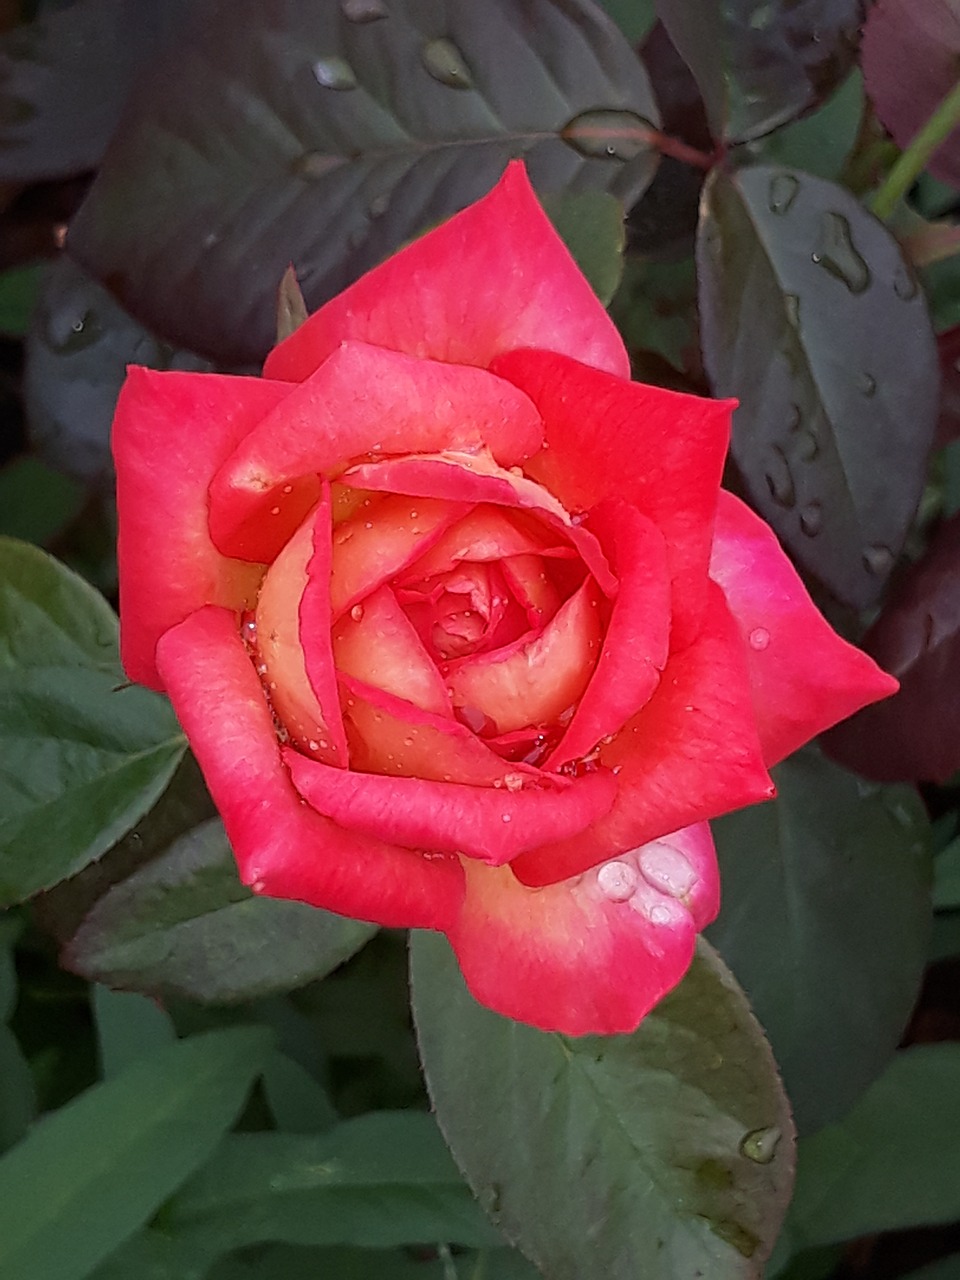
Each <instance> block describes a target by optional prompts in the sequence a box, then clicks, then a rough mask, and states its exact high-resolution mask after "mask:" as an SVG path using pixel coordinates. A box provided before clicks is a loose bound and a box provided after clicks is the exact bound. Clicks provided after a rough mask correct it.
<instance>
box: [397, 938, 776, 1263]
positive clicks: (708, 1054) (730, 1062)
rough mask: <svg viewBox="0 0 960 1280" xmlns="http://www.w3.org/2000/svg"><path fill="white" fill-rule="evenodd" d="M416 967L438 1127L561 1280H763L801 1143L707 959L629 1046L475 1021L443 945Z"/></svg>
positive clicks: (768, 1061) (504, 1216) (416, 952)
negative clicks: (696, 1279)
mask: <svg viewBox="0 0 960 1280" xmlns="http://www.w3.org/2000/svg"><path fill="white" fill-rule="evenodd" d="M411 954H412V970H411V972H412V984H413V1006H414V1016H415V1020H416V1024H417V1030H418V1035H419V1040H420V1050H421V1056H422V1059H423V1064H424V1070H425V1073H426V1077H427V1084H428V1087H429V1089H430V1093H431V1097H432V1099H433V1103H434V1107H435V1109H436V1112H437V1118H438V1120H439V1122H440V1126H441V1128H442V1129H443V1132H444V1134H445V1136H446V1138H447V1141H448V1142H449V1143H450V1146H451V1149H452V1150H453V1152H454V1154H455V1156H456V1158H457V1161H458V1163H459V1164H460V1166H461V1168H462V1169H463V1170H464V1173H465V1175H466V1177H467V1180H468V1181H469V1182H470V1184H471V1186H472V1187H473V1189H474V1191H475V1192H476V1194H477V1196H478V1197H479V1199H480V1201H481V1203H482V1204H483V1205H484V1206H485V1207H486V1208H487V1210H488V1211H489V1212H490V1214H491V1216H492V1217H493V1219H494V1221H495V1222H496V1223H497V1225H498V1226H499V1227H501V1229H502V1230H503V1232H504V1234H505V1235H506V1236H507V1238H508V1239H510V1240H512V1241H513V1242H514V1243H515V1244H517V1245H518V1246H519V1247H520V1248H521V1249H522V1250H523V1252H524V1253H525V1254H527V1255H528V1257H530V1258H531V1259H532V1260H533V1261H534V1263H536V1265H537V1266H539V1267H540V1268H541V1270H542V1271H543V1272H544V1273H545V1274H546V1275H548V1276H550V1277H551V1280H553V1278H554V1277H556V1280H596V1278H597V1277H599V1276H603V1277H604V1280H635V1278H636V1277H637V1276H639V1275H642V1276H643V1277H644V1280H661V1277H662V1280H676V1277H678V1276H694V1275H697V1274H698V1273H699V1274H702V1275H704V1276H709V1277H710V1280H727V1278H728V1277H730V1278H733V1277H759V1276H760V1275H762V1270H763V1261H764V1259H765V1258H766V1256H767V1255H768V1254H769V1252H770V1249H771V1247H772V1245H773V1242H774V1239H775V1238H776V1234H777V1231H778V1229H779V1226H780V1221H781V1218H782V1216H783V1213H784V1209H785V1207H786V1202H787V1199H788V1197H789V1192H790V1185H791V1181H792V1176H793V1127H792V1123H791V1120H790V1113H789V1109H788V1106H787V1102H786V1098H785V1096H784V1094H783V1091H782V1089H781V1086H780V1082H779V1079H778V1077H777V1074H776V1068H775V1066H774V1062H773V1058H772V1055H771V1054H770V1050H769V1046H768V1045H767V1043H766V1041H765V1040H764V1038H763V1035H762V1034H761V1031H760V1028H759V1027H758V1026H757V1024H756V1022H755V1021H754V1019H753V1017H752V1015H751V1013H750V1010H749V1008H748V1006H747V1003H746V1000H745V998H744V996H743V993H742V992H741V991H740V989H739V988H738V987H737V986H736V984H735V982H734V981H733V979H732V977H731V976H730V974H729V973H728V971H727V970H726V969H725V968H724V966H723V965H722V963H721V962H720V960H719V959H718V957H717V956H716V955H715V953H714V952H713V951H712V950H711V949H710V948H709V947H708V946H707V945H706V944H705V943H703V944H701V947H700V950H699V952H698V955H697V957H696V959H695V960H694V963H693V966H692V968H691V970H690V972H689V974H688V975H687V977H686V978H685V979H684V981H683V982H682V983H681V985H680V986H679V987H678V988H677V989H676V990H675V991H674V992H673V993H672V994H671V995H670V996H668V997H667V998H666V999H665V1000H664V1001H663V1002H662V1003H661V1004H660V1005H659V1006H657V1008H656V1009H654V1011H653V1012H652V1013H650V1014H648V1016H647V1017H646V1019H645V1020H644V1021H643V1022H642V1023H641V1025H640V1027H639V1029H638V1030H637V1031H636V1032H635V1033H634V1034H633V1035H632V1036H610V1037H606V1038H601V1037H586V1038H583V1039H577V1040H573V1039H570V1038H568V1037H565V1036H560V1035H553V1034H545V1033H543V1032H540V1031H535V1030H534V1029H533V1028H531V1027H528V1026H523V1025H521V1024H519V1023H515V1022H511V1021H509V1020H508V1019H506V1018H501V1017H499V1016H498V1015H497V1014H494V1013H491V1012H490V1010H488V1009H485V1008H483V1007H481V1006H480V1005H478V1004H477V1003H476V1002H475V1001H474V1000H473V999H472V997H471V996H470V995H469V994H468V992H467V989H466V987H465V986H464V983H463V979H462V977H461V976H460V972H459V969H458V968H457V964H456V960H455V958H454V956H453V953H452V952H451V950H450V948H449V947H448V946H447V944H446V942H445V941H444V940H443V939H442V938H441V937H440V936H438V935H434V934H426V933H416V934H414V935H413V938H412V943H411Z"/></svg>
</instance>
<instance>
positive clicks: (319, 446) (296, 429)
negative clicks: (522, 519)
mask: <svg viewBox="0 0 960 1280" xmlns="http://www.w3.org/2000/svg"><path fill="white" fill-rule="evenodd" d="M288 393H289V394H288V397H287V399H286V400H285V401H284V405H283V412H282V413H276V414H273V415H271V416H268V417H266V418H265V419H264V421H263V422H262V423H261V424H260V425H259V427H258V429H257V430H256V431H254V432H251V433H250V434H249V435H248V436H247V437H246V438H245V439H244V440H243V441H242V443H240V444H239V446H238V447H237V448H236V450H235V452H234V453H233V454H232V455H231V456H230V457H229V458H228V459H227V460H226V461H225V462H224V464H223V466H222V467H221V468H220V470H219V471H218V472H217V474H216V476H215V477H214V480H213V483H212V484H211V486H210V530H211V533H212V536H213V540H214V542H215V543H216V545H217V546H218V547H219V548H220V549H221V551H223V552H225V553H229V554H231V555H236V556H241V555H242V556H244V557H245V558H247V559H262V560H272V559H273V557H274V556H275V555H276V554H277V552H278V551H279V550H280V547H281V546H282V545H283V540H284V533H286V534H287V536H289V532H290V529H291V528H292V526H289V527H288V525H287V518H286V511H287V507H286V504H288V503H289V504H292V505H293V506H294V508H295V507H296V504H297V502H298V501H302V499H301V498H300V492H299V491H300V487H301V486H303V485H304V484H305V483H307V482H305V481H304V480H303V479H302V477H304V476H308V477H309V476H310V475H314V474H317V473H320V474H323V475H327V476H330V477H331V478H333V477H335V476H336V474H337V473H338V472H339V471H341V470H342V469H343V467H344V466H346V464H347V463H349V462H350V461H352V460H353V459H355V458H357V457H360V456H362V455H364V454H368V453H377V452H381V451H382V452H383V453H384V454H390V453H401V454H406V453H435V452H437V451H438V450H441V449H462V450H465V451H470V450H473V449H480V448H482V447H483V448H487V449H489V450H490V452H491V453H493V455H494V456H495V457H497V458H500V459H502V460H503V461H504V462H506V463H508V464H511V463H513V462H516V461H519V460H520V459H521V458H524V457H526V456H528V455H529V454H530V453H532V452H534V451H535V450H536V449H537V448H539V446H540V441H541V439H542V437H543V431H542V426H541V423H540V419H539V416H538V414H537V412H536V410H535V409H534V407H533V405H532V404H531V403H530V401H529V400H528V399H527V398H526V396H524V395H523V394H522V392H520V391H517V389H516V388H515V387H513V386H511V384H510V383H508V382H504V381H503V380H502V379H500V378H495V377H493V375H492V374H489V373H486V372H484V371H482V370H479V369H466V368H456V367H454V366H452V365H447V364H437V363H434V362H431V361H429V360H414V359H411V358H410V357H409V356H405V355H399V354H397V352H395V351H383V350H380V349H378V348H376V347H368V346H364V345H363V344H362V343H345V344H344V345H343V346H342V347H339V349H338V350H335V351H334V352H333V353H332V354H331V355H330V358H329V359H328V360H327V361H326V363H325V364H324V365H323V366H322V367H321V368H319V369H318V370H317V371H316V373H315V374H314V375H313V376H312V377H311V378H310V379H309V381H307V382H305V383H302V384H301V385H300V386H297V387H294V388H293V389H292V390H291V389H290V388H289V387H288ZM275 508H276V509H277V510H276V514H273V513H274V509H275ZM294 514H295V511H294ZM301 515H302V511H301Z"/></svg>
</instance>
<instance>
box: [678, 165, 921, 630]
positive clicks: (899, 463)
mask: <svg viewBox="0 0 960 1280" xmlns="http://www.w3.org/2000/svg"><path fill="white" fill-rule="evenodd" d="M697 261H698V266H699V275H700V316H701V333H702V340H703V352H704V361H705V364H706V368H707V372H708V374H709V375H710V379H711V382H712V384H713V388H714V391H715V392H716V394H717V395H721V396H727V395H731V396H737V397H738V398H739V400H740V408H739V410H738V411H737V413H736V415H735V417H734V429H733V446H732V447H733V455H734V458H735V459H736V461H737V464H738V465H739V467H740V469H741V471H742V473H743V475H744V478H745V480H746V482H747V485H748V486H749V489H750V492H751V496H752V498H753V501H754V503H755V504H756V505H757V507H758V508H759V509H760V511H761V512H762V514H763V515H764V517H765V518H766V519H767V520H768V521H769V522H770V523H771V524H772V525H773V527H774V528H775V529H776V531H777V533H779V534H780V536H781V538H782V539H783V540H784V541H785V542H786V543H787V544H788V546H789V547H790V549H791V550H792V551H793V552H794V553H795V555H796V556H797V558H798V559H799V560H800V561H801V562H802V563H803V564H804V565H806V567H807V568H809V569H810V570H811V571H812V572H813V573H815V574H816V575H817V576H818V577H819V578H820V579H821V580H822V581H823V582H824V583H825V584H826V585H827V586H828V587H829V588H830V589H831V590H832V591H833V592H834V593H835V594H836V595H838V596H839V597H840V598H841V599H843V600H845V601H847V602H848V603H850V604H854V605H857V606H864V605H867V604H869V603H870V602H872V601H873V600H875V599H876V597H877V596H878V594H879V593H880V591H881V589H882V587H883V584H884V581H885V579H886V577H887V576H888V574H889V573H890V570H891V569H892V567H893V565H894V563H895V561H896V557H897V555H898V554H899V552H900V549H901V547H902V545H903V542H904V538H905V537H906V532H907V529H908V527H909V525H910V522H911V520H912V519H913V515H914V512H915V511H916V507H917V503H918V501H919V497H920V493H921V489H922V486H923V483H924V478H925V474H926V460H927V451H928V449H929V446H930V442H931V440H932V438H933V430H934V426H935V423H936V412H937V353H936V346H935V342H934V338H933V332H932V330H931V328H930V322H929V319H928V316H927V312H926V305H925V303H924V299H923V296H922V294H921V293H920V289H919V286H918V284H917V282H916V280H915V278H914V277H913V275H912V273H911V271H910V269H909V268H908V266H907V265H906V263H905V262H904V260H903V257H902V255H901V253H900V249H899V247H898V245H897V243H896V241H895V240H894V239H893V237H892V236H891V235H890V233H889V232H888V231H887V230H886V229H885V228H884V227H883V226H882V224H881V223H879V222H877V221H876V220H875V219H874V218H873V217H872V216H871V215H870V214H868V213H867V212H866V211H865V210H864V209H863V207H862V206H861V205H860V204H859V203H858V202H857V201H856V200H855V199H854V197H853V196H851V195H850V193H849V192H847V191H845V190H844V189H842V188H841V187H839V186H836V185H834V184H833V183H830V182H824V181H823V180H822V179H820V178H815V177H812V176H811V175H810V174H804V173H799V172H794V171H792V170H788V169H779V168H773V167H770V166H756V167H754V168H748V169H741V170H739V171H737V172H735V173H733V174H730V175H728V174H725V173H722V172H719V171H717V172H715V173H714V174H713V175H712V177H711V179H710V181H709V182H708V184H707V188H706V193H705V197H704V206H703V215H702V218H701V225H700V230H699V233H698V245H697Z"/></svg>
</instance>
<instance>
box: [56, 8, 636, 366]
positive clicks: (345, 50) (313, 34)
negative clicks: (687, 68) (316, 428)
mask: <svg viewBox="0 0 960 1280" xmlns="http://www.w3.org/2000/svg"><path fill="white" fill-rule="evenodd" d="M655 120H656V107H655V104H654V102H653V99H652V95H651V93H650V89H649V85H648V82H647V78H646V75H645V72H644V71H643V68H642V66H641V65H640V62H639V60H638V59H637V58H636V56H635V55H634V53H633V50H632V49H631V48H630V46H629V44H627V42H626V40H624V38H623V36H622V35H621V34H620V32H619V31H618V30H617V29H616V27H615V26H614V24H613V23H612V22H611V21H610V20H609V19H608V18H606V16H605V15H604V14H603V13H602V12H601V11H600V10H599V9H596V8H595V7H594V6H593V5H591V4H589V3H587V2H586V0H487V2H486V3H485V4H483V5H482V8H478V6H477V4H476V2H475V0H389V3H388V4H379V3H378V4H374V5H371V4H364V5H361V4H356V3H347V4H343V5H341V4H335V3H333V0H330V3H326V4H321V5H318V4H317V3H316V0H210V3H208V4H207V5H206V6H205V8H204V20H203V22H202V23H197V24H196V25H195V27H193V28H192V29H191V34H189V35H188V36H187V37H185V38H184V39H183V40H181V41H179V42H178V45H177V48H176V51H175V54H171V56H170V60H169V61H167V62H161V64H160V65H158V67H157V69H156V73H155V74H154V75H153V76H151V77H150V78H149V79H148V80H145V81H144V83H143V84H142V86H141V88H140V89H139V90H138V92H137V93H136V95H135V99H134V101H133V103H132V104H131V108H130V109H129V111H128V113H127V116H126V122H125V124H124V126H123V127H122V128H121V130H120V133H119V134H118V136H117V137H116V138H115V140H114V143H113V145H112V146H111V149H110V153H109V155H108V157H107V160H106V163H105V165H104V167H103V169H102V170H101V172H100V174H99V176H98V178H97V180H96V182H95V183H94V186H93V188H92V190H91V192H90V195H89V196H88V198H87V200H86V202H85V204H84V206H83V208H82V210H81V212H80V213H79V215H78V216H77V218H76V219H75V220H74V223H73V225H72V226H71V232H70V245H71V249H72V251H73V252H74V253H75V254H76V255H78V257H79V258H80V260H81V261H82V262H84V263H85V264H86V265H87V266H88V267H89V269H90V270H91V271H93V273H94V274H95V275H96V276H97V277H98V278H100V279H102V280H109V282H110V287H111V289H112V290H115V291H116V292H117V294H118V296H119V297H120V299H121V301H122V302H124V304H125V305H126V306H128V307H129V308H130V310H131V311H132V312H134V313H135V314H136V315H138V316H139V317H140V318H141V319H143V320H144V322H145V323H148V324H150V325H151V326H152V327H153V328H155V329H156V330H157V331H158V332H162V333H164V334H166V335H167V336H168V337H170V338H172V339H173V340H175V341H177V342H180V343H182V344H183V345H185V346H187V347H190V348H191V349H194V350H197V351H203V352H206V353H208V354H210V355H214V356H217V357H219V358H220V359H222V360H227V361H239V362H243V361H253V360H258V359H260V358H261V357H262V356H263V355H264V353H265V352H266V350H267V349H268V347H269V346H270V345H271V343H272V342H273V339H274V331H273V330H274V299H275V297H276V291H277V287H278V285H279V283H280V279H281V277H282V275H283V272H284V270H285V269H286V267H287V266H288V264H289V263H290V262H291V261H292V262H293V264H294V266H295V268H296V271H297V275H298V278H299V280H300V282H301V285H302V287H303V292H304V295H305V297H306V300H307V303H308V305H309V306H310V307H311V309H313V308H316V307H317V306H318V305H319V304H320V303H321V302H323V301H324V300H325V299H327V298H329V297H330V296H331V295H332V294H334V293H336V292H338V291H339V290H340V289H342V288H343V287H344V286H345V285H346V284H348V283H349V282H350V281H352V280H354V279H355V278H356V277H357V276H358V275H360V274H361V273H362V272H363V271H364V270H366V269H367V268H369V267H371V266H373V265H374V264H375V263H376V262H378V261H380V260H381V259H382V258H384V257H386V256H387V255H388V254H389V253H390V252H392V251H393V250H394V249H396V248H397V247H398V246H399V245H400V244H402V243H403V242H405V241H407V240H409V239H410V238H411V237H412V236H414V235H415V234H417V233H419V232H421V231H423V230H425V229H426V228H427V227H429V226H432V225H433V224H435V223H437V222H440V221H441V220H442V219H444V218H446V217H448V216H449V215H450V214H452V213H453V212H455V211H456V210H457V209H460V208H463V206H464V205H466V204H468V203H469V202H470V201H472V200H475V199H476V198H477V197H479V196H480V195H482V194H484V193H485V192H486V191H488V190H489V188H490V187H491V186H492V185H493V182H494V181H495V179H496V178H497V177H498V176H499V174H500V173H501V171H502V169H503V167H504V165H505V164H506V162H507V161H508V160H509V159H510V158H512V157H515V156H519V155H522V156H523V157H524V158H525V159H526V161H527V164H528V166H529V170H530V174H531V177H532V179H533V181H534V183H535V184H536V185H537V187H538V188H539V189H541V190H544V191H560V190H564V191H571V190H572V191H581V190H588V189H599V190H605V191H610V192H612V193H613V194H614V195H616V196H618V197H620V198H621V199H623V200H624V201H625V202H630V201H632V200H634V199H636V198H637V196H639V194H640V193H641V191H642V190H643V188H644V187H645V186H646V184H647V183H648V182H649V180H650V177H651V174H652V172H653V168H654V163H655V158H654V156H653V154H652V152H651V151H650V150H649V147H648V143H647V132H648V129H649V124H650V122H655Z"/></svg>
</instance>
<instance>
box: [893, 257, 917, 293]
mask: <svg viewBox="0 0 960 1280" xmlns="http://www.w3.org/2000/svg"><path fill="white" fill-rule="evenodd" d="M919 290H920V286H919V285H918V284H917V277H916V275H915V274H914V273H913V271H911V269H910V268H909V267H908V266H907V264H906V263H905V262H901V264H900V266H899V267H897V270H896V272H895V274H894V277H893V292H894V293H895V294H896V295H897V297H898V298H900V299H901V300H902V301H903V302H909V301H910V300H911V299H912V298H915V297H916V296H917V294H918V292H919Z"/></svg>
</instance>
